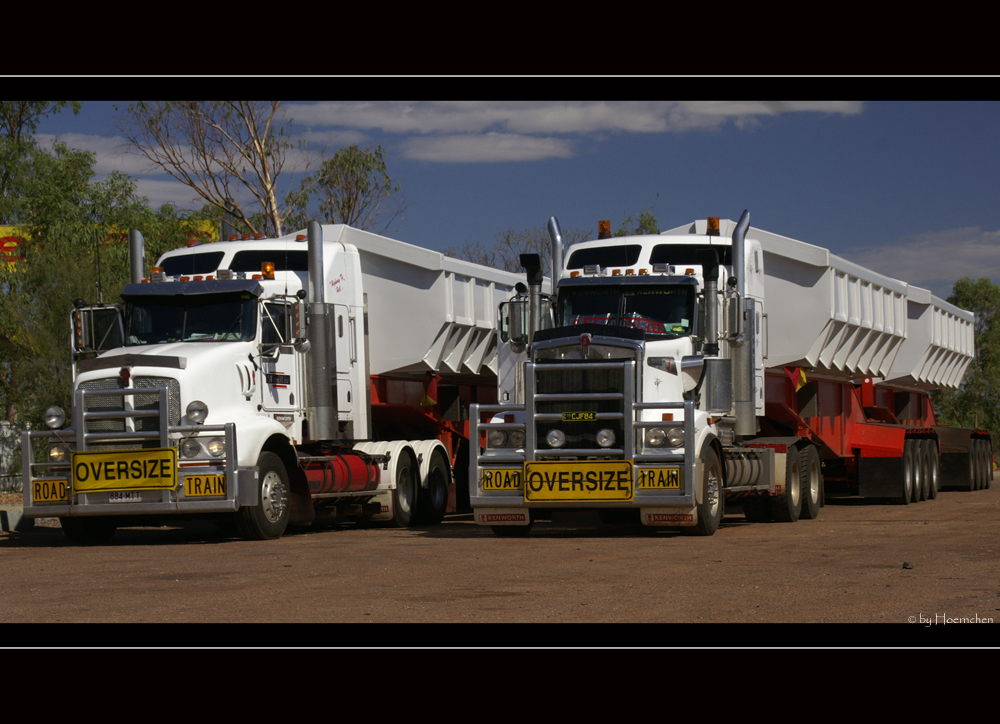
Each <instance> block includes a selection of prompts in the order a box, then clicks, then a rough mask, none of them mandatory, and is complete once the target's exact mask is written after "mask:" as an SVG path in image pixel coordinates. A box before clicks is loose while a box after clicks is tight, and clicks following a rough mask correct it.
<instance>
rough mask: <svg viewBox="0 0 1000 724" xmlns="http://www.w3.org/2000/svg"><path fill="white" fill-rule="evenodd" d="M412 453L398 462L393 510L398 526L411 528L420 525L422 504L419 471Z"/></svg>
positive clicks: (404, 455)
mask: <svg viewBox="0 0 1000 724" xmlns="http://www.w3.org/2000/svg"><path fill="white" fill-rule="evenodd" d="M415 468H416V466H415V465H414V463H413V456H412V455H410V453H408V452H406V453H403V454H402V455H401V456H400V458H399V460H398V461H397V462H396V489H395V490H393V491H392V509H393V513H394V515H395V518H396V525H398V526H399V527H400V528H411V527H413V526H415V525H417V524H418V523H419V513H418V508H417V506H418V505H419V504H420V499H419V495H418V492H419V489H420V486H419V485H418V484H417V471H416V469H415Z"/></svg>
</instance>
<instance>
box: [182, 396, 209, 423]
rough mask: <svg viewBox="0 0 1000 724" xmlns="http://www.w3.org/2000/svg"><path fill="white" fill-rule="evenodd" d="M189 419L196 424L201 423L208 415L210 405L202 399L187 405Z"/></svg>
mask: <svg viewBox="0 0 1000 724" xmlns="http://www.w3.org/2000/svg"><path fill="white" fill-rule="evenodd" d="M186 412H187V416H188V419H189V420H190V421H191V422H193V423H194V424H196V425H200V424H201V423H203V422H204V421H205V418H206V417H208V405H206V404H205V403H204V402H202V401H201V400H193V401H191V402H189V403H188V406H187V410H186Z"/></svg>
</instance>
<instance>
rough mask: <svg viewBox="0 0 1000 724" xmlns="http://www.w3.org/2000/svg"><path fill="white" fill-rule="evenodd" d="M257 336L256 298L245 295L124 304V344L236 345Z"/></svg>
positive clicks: (186, 297)
mask: <svg viewBox="0 0 1000 724" xmlns="http://www.w3.org/2000/svg"><path fill="white" fill-rule="evenodd" d="M256 334H257V298H256V297H255V296H254V295H252V294H249V293H247V292H239V293H234V294H202V295H190V296H177V297H149V298H148V299H142V300H133V301H129V302H127V303H126V305H125V344H126V346H132V345H141V344H162V343H165V342H238V341H247V340H252V339H253V338H254V337H255V336H256Z"/></svg>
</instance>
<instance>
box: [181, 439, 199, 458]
mask: <svg viewBox="0 0 1000 724" xmlns="http://www.w3.org/2000/svg"><path fill="white" fill-rule="evenodd" d="M181 454H182V455H184V457H186V458H196V457H198V456H199V455H201V445H199V444H198V441H197V440H195V439H194V438H193V437H189V438H188V439H187V440H185V441H184V442H183V443H181Z"/></svg>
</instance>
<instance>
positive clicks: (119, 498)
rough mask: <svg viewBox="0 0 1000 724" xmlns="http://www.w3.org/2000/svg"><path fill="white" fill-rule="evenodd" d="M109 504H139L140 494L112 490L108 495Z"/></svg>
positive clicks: (135, 491)
mask: <svg viewBox="0 0 1000 724" xmlns="http://www.w3.org/2000/svg"><path fill="white" fill-rule="evenodd" d="M108 502H109V503H141V502H142V493H140V492H139V491H138V490H112V491H111V492H110V493H108Z"/></svg>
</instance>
